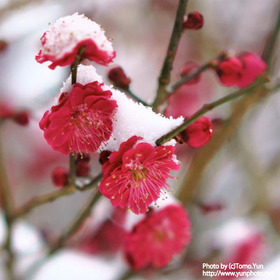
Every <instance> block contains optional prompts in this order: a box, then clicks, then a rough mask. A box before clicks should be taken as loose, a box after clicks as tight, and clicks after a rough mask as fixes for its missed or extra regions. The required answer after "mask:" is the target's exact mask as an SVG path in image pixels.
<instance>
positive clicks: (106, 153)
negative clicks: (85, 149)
mask: <svg viewBox="0 0 280 280" xmlns="http://www.w3.org/2000/svg"><path fill="white" fill-rule="evenodd" d="M110 154H111V152H110V151H107V150H106V151H102V152H101V153H100V156H99V163H100V164H101V165H103V164H104V163H105V162H107V161H108V160H109V156H110Z"/></svg>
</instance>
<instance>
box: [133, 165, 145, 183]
mask: <svg viewBox="0 0 280 280" xmlns="http://www.w3.org/2000/svg"><path fill="white" fill-rule="evenodd" d="M146 173H147V169H145V168H142V169H136V170H132V176H133V178H134V179H135V181H139V180H146Z"/></svg>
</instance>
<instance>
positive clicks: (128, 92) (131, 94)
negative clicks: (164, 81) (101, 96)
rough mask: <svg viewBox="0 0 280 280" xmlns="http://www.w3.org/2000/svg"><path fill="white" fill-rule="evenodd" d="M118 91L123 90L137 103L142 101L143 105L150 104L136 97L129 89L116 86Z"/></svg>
mask: <svg viewBox="0 0 280 280" xmlns="http://www.w3.org/2000/svg"><path fill="white" fill-rule="evenodd" d="M117 89H119V90H120V91H123V92H125V93H126V94H127V95H129V96H131V97H132V98H133V99H134V100H136V101H138V102H139V103H142V104H143V105H144V106H150V105H149V104H148V103H147V102H146V101H144V100H143V99H141V98H140V97H138V96H137V95H136V94H135V93H133V92H132V91H131V89H122V88H117Z"/></svg>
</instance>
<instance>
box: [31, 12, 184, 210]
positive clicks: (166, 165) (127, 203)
mask: <svg viewBox="0 0 280 280" xmlns="http://www.w3.org/2000/svg"><path fill="white" fill-rule="evenodd" d="M69 34H70V35H69ZM89 37H90V40H92V42H93V44H94V45H95V48H89V47H88V40H89ZM61 38H65V40H63V41H61ZM67 40H68V41H67ZM42 45H43V47H42V49H41V50H40V52H39V54H38V56H37V57H36V59H37V61H39V62H44V61H46V60H50V61H51V62H52V63H53V64H52V65H51V68H55V66H57V65H60V66H65V65H70V64H72V63H73V62H74V60H75V59H76V57H77V56H78V54H79V50H80V49H81V48H85V50H84V52H83V54H82V58H81V59H85V58H87V59H90V60H93V61H95V62H98V63H100V64H103V65H106V64H107V62H108V61H111V59H112V58H113V55H112V54H113V53H115V52H114V51H113V50H112V49H111V43H110V42H109V40H108V39H107V38H106V37H105V35H104V31H102V29H101V28H100V26H99V25H97V24H96V23H93V22H92V21H90V20H89V19H88V18H86V17H84V16H81V15H78V14H74V15H73V16H68V17H65V18H62V19H60V20H58V21H57V22H56V23H55V24H54V25H53V26H51V27H50V30H49V31H47V32H46V33H45V34H44V36H43V38H42ZM104 48H106V50H107V52H106V55H105V53H104V52H103V51H104ZM100 53H102V54H103V55H104V57H102V56H101V55H100ZM72 75H73V73H72V74H71V76H70V77H69V78H68V79H67V80H66V82H65V83H64V85H63V87H62V89H61V91H60V96H59V98H58V102H57V104H56V105H54V106H52V107H51V109H50V110H47V111H46V112H45V114H44V116H43V117H42V119H41V121H40V128H41V129H42V130H43V131H44V137H45V139H46V141H47V142H48V144H49V145H50V146H51V147H52V148H53V149H54V150H56V151H59V152H61V153H63V154H69V153H75V152H77V153H79V154H83V153H90V152H102V151H104V150H106V151H108V152H109V153H110V154H109V155H108V159H107V161H106V162H105V163H104V164H103V166H102V171H103V179H102V181H101V183H100V186H99V190H100V192H101V193H102V194H103V195H104V196H105V197H107V198H109V199H110V200H111V202H112V204H113V205H114V206H120V207H121V208H124V209H131V210H132V211H133V212H134V213H137V214H139V213H144V212H146V211H147V210H148V206H149V205H150V204H151V203H152V202H155V201H156V200H157V199H158V198H159V196H160V194H161V193H162V192H164V191H166V190H168V189H170V187H169V185H168V184H167V183H166V181H167V179H168V178H172V177H171V176H170V174H169V173H170V171H171V170H178V169H179V163H178V161H177V160H176V157H175V155H174V150H175V148H174V142H170V143H168V144H167V145H165V146H160V147H157V146H156V145H155V142H156V140H157V139H158V138H159V137H160V136H162V135H163V134H165V133H167V132H168V131H169V130H171V129H173V128H175V127H176V126H178V125H180V124H181V123H182V121H183V119H182V118H178V119H173V118H166V117H163V116H162V115H160V114H156V113H154V112H153V111H152V110H151V109H150V108H147V107H145V106H143V105H142V104H138V103H135V102H133V101H132V100H130V99H128V98H127V97H126V96H125V94H124V93H122V92H120V91H118V90H116V89H114V88H112V87H110V86H107V85H105V84H104V83H103V81H102V78H101V77H100V76H99V75H98V74H97V73H96V70H95V68H94V67H93V66H91V65H90V66H84V65H79V66H78V67H77V78H76V81H75V82H74V83H73V79H72V78H73V77H72ZM127 81H128V83H129V82H130V81H129V80H127ZM132 112H134V116H132V115H133V114H132ZM147 120H149V123H148V122H147ZM76 174H77V175H78V176H80V175H81V176H86V175H87V166H85V163H84V162H82V161H78V162H77V172H76ZM59 175H61V177H63V178H61V180H60V179H59V178H57V176H58V177H59ZM66 175H67V173H65V171H63V172H62V170H61V169H60V170H58V171H57V172H56V173H55V174H54V177H53V178H55V179H54V182H56V185H57V186H63V185H65V184H66V182H67V180H66V178H67V176H66Z"/></svg>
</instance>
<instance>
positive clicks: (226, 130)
mask: <svg viewBox="0 0 280 280" xmlns="http://www.w3.org/2000/svg"><path fill="white" fill-rule="evenodd" d="M266 96H267V92H266V91H265V90H264V89H263V88H258V89H257V90H256V91H255V92H254V93H252V94H250V95H249V96H246V97H245V98H243V99H242V100H240V101H239V102H237V103H236V104H235V105H234V106H233V110H232V114H231V117H230V118H229V120H228V121H227V122H226V123H225V124H224V125H223V127H222V128H221V129H220V130H219V131H218V132H216V133H215V134H214V135H213V138H212V140H211V141H210V142H209V143H208V144H207V145H206V146H205V147H203V148H202V149H201V150H200V151H198V153H196V154H195V155H194V157H193V159H192V161H191V163H190V165H189V167H188V171H187V173H186V175H185V177H184V179H183V182H182V185H181V188H180V190H179V192H178V194H177V198H178V199H179V200H180V201H181V202H182V203H183V204H187V203H189V202H190V201H191V199H192V198H193V196H194V194H195V192H196V189H197V187H198V184H199V182H200V180H201V178H202V175H203V173H204V171H205V169H206V167H207V165H208V164H209V163H210V162H211V160H212V159H213V158H214V157H215V155H216V154H217V153H218V152H219V151H220V150H221V148H222V147H223V145H224V144H225V143H226V141H227V140H228V139H229V138H230V137H231V136H232V135H234V133H236V130H237V129H238V127H239V124H240V123H241V121H242V119H243V117H244V115H245V114H246V112H248V110H249V109H250V108H251V107H253V106H254V105H255V104H257V103H258V102H259V101H260V100H261V99H262V98H264V97H266Z"/></svg>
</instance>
